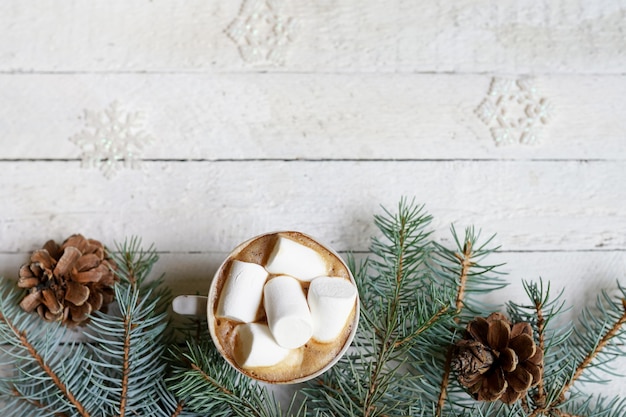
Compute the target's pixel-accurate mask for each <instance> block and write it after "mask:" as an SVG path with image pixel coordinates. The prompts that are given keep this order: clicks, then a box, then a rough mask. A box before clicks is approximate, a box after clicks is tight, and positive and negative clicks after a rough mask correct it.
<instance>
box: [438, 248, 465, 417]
mask: <svg viewBox="0 0 626 417" xmlns="http://www.w3.org/2000/svg"><path fill="white" fill-rule="evenodd" d="M454 255H455V257H456V259H458V261H459V264H460V266H461V270H460V274H459V279H458V286H457V290H456V300H455V307H456V314H457V316H456V317H455V318H454V321H455V322H456V323H457V324H458V323H459V322H460V321H461V317H460V316H459V314H461V310H462V309H463V303H464V299H465V287H466V285H467V277H468V274H469V269H470V267H471V266H472V265H473V262H472V260H471V257H472V242H471V241H470V240H466V241H465V245H464V246H463V252H462V253H460V254H459V253H455V254H454ZM453 351H454V346H453V345H450V346H449V347H448V351H447V353H446V362H445V364H444V369H443V378H442V379H441V385H440V387H439V399H438V401H437V408H436V410H435V416H436V417H440V416H441V413H442V411H443V407H444V404H445V401H446V396H447V394H448V385H449V383H450V372H451V371H452V369H451V363H452V354H453Z"/></svg>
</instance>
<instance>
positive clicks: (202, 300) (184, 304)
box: [172, 295, 209, 316]
mask: <svg viewBox="0 0 626 417" xmlns="http://www.w3.org/2000/svg"><path fill="white" fill-rule="evenodd" d="M208 300H209V297H206V296H202V295H179V296H178V297H176V298H174V299H173V300H172V309H173V310H174V312H176V313H178V314H182V315H183V316H205V315H206V313H207V303H208Z"/></svg>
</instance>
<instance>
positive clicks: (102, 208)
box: [0, 0, 626, 395]
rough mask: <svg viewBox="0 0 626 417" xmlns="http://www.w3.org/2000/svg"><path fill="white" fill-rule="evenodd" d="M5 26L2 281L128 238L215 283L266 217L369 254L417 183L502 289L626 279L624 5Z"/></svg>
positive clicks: (149, 10) (104, 19)
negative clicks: (528, 282)
mask: <svg viewBox="0 0 626 417" xmlns="http://www.w3.org/2000/svg"><path fill="white" fill-rule="evenodd" d="M0 28H1V32H0V34H1V35H2V36H0V172H1V175H0V199H1V201H2V203H1V204H0V274H2V275H4V276H6V277H15V276H16V273H17V268H18V267H19V265H21V264H22V263H23V262H24V261H25V260H26V259H27V257H28V254H29V252H30V251H32V250H34V249H36V248H38V247H40V246H41V245H42V244H43V243H44V242H45V240H47V239H50V238H54V239H57V240H62V239H63V238H65V237H67V236H68V235H69V234H71V233H74V232H80V233H83V234H85V235H86V236H88V237H93V238H98V239H100V240H102V241H103V242H105V243H106V244H108V245H113V244H114V242H116V241H118V242H119V241H122V240H124V238H125V237H127V236H131V235H137V236H140V237H142V238H143V240H144V242H145V243H146V245H148V244H151V243H154V245H155V246H156V248H157V249H158V250H159V251H160V252H161V261H160V263H159V264H158V266H157V271H156V272H163V273H165V274H166V278H167V282H168V284H170V285H171V287H172V289H173V291H174V292H175V293H177V294H182V293H196V292H199V293H203V292H205V291H206V290H207V288H208V282H209V280H210V278H211V274H212V273H213V272H214V271H215V269H216V268H217V266H218V265H219V263H220V262H221V260H222V259H223V257H224V256H225V254H226V252H228V251H229V250H230V249H231V248H233V247H234V246H235V245H236V244H238V243H239V242H241V241H243V240H246V239H247V238H249V237H251V236H254V235H256V234H259V233H263V232H266V231H271V230H278V229H288V228H291V229H298V230H301V231H303V232H306V233H309V234H311V235H313V236H316V237H319V238H320V239H321V240H323V241H325V242H327V243H329V244H330V245H332V246H333V247H335V248H336V249H337V250H339V251H342V252H347V251H355V252H358V253H360V254H362V255H364V254H365V253H366V252H367V248H368V244H369V239H370V237H371V236H372V235H373V234H375V233H376V230H375V229H374V227H373V224H372V216H373V215H374V214H379V213H381V208H380V206H381V205H383V206H385V207H388V208H393V207H394V206H395V205H396V204H397V202H398V200H399V199H400V198H401V197H403V196H407V197H409V198H413V197H414V198H415V199H416V201H418V202H422V203H424V204H425V205H426V208H427V210H428V211H430V212H431V213H432V214H433V215H434V216H435V221H434V223H433V226H434V228H435V238H436V239H438V240H439V241H441V242H448V243H449V242H450V236H449V227H450V224H454V225H455V226H456V228H457V229H459V230H461V229H463V228H464V227H465V226H469V225H474V226H475V227H477V228H480V229H481V230H482V231H483V234H484V235H485V236H488V235H491V234H494V233H495V234H497V236H496V239H495V242H496V244H498V245H501V249H500V251H499V253H498V254H496V255H495V261H496V262H506V263H507V264H506V265H505V266H504V267H503V268H502V269H503V271H504V272H507V273H508V274H509V275H508V279H509V280H510V283H511V285H510V286H509V287H508V288H507V289H505V290H502V291H501V293H499V294H498V298H499V299H500V300H504V299H511V300H517V301H521V300H523V294H522V289H521V279H538V278H539V277H542V278H543V279H545V280H550V281H551V282H552V286H553V288H555V289H556V290H560V289H564V290H565V295H566V296H567V300H568V303H569V304H570V305H571V306H572V310H571V311H570V312H569V314H570V315H571V317H572V318H574V317H575V316H576V314H577V312H579V311H580V308H581V307H582V306H583V305H586V304H590V303H592V302H593V299H594V296H595V295H594V294H595V293H596V292H597V291H598V290H600V289H602V288H607V289H611V288H614V287H615V284H616V282H619V283H621V284H622V285H626V185H625V184H624V178H625V177H626V105H625V104H624V97H625V96H626V36H625V33H626V1H623V0H612V1H611V0H598V1H593V2H591V1H584V0H558V1H555V2H542V3H531V2H519V1H515V0H500V1H488V0H479V1H470V0H461V1H458V0H457V1H453V0H447V1H437V2H435V1H425V2H415V1H409V0H390V1H386V2H379V1H374V0H364V1H356V0H348V1H344V2H331V1H327V0H316V1H310V2H296V1H289V0H273V1H271V0H258V1H257V0H241V1H240V0H237V1H228V2H226V1H215V2H206V1H200V0H192V1H185V2H176V1H154V2H153V1H145V0H107V1H104V0H102V1H100V0H98V1H91V2H82V1H78V0H65V1H52V0H47V1H44V0H41V1H37V0H4V1H2V3H0ZM246 31H248V32H246ZM246 36H247V37H246ZM109 117H112V118H113V119H115V123H112V120H113V119H111V118H109ZM102 138H104V139H106V140H105V141H104V142H106V143H108V144H115V145H116V147H115V148H110V149H109V150H106V149H103V148H96V145H97V144H98V143H99V142H98V140H99V139H102ZM81 141H82V142H81ZM104 142H103V143H104ZM100 145H102V143H100ZM109 151H110V152H109ZM117 157H119V158H124V159H125V160H126V162H129V161H133V164H132V165H134V166H133V167H130V166H128V165H130V164H128V163H126V164H124V163H123V162H122V161H117V162H116V161H114V160H113V159H110V160H109V161H104V162H103V161H102V160H101V159H102V158H117ZM90 161H91V165H90ZM107 167H108V168H109V170H107V169H106V168H107ZM618 369H619V370H618V371H617V372H618V373H626V361H621V362H620V367H619V368H618ZM589 389H590V390H593V391H596V392H602V393H605V394H606V393H617V394H621V395H626V381H623V380H616V382H614V383H611V384H609V386H607V387H597V386H590V387H589Z"/></svg>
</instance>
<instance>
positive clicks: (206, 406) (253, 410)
mask: <svg viewBox="0 0 626 417" xmlns="http://www.w3.org/2000/svg"><path fill="white" fill-rule="evenodd" d="M198 325H199V326H200V327H201V328H203V329H205V331H204V332H198V333H196V334H195V336H194V335H193V333H192V332H195V328H196V327H197V326H198ZM198 325H192V326H188V330H190V331H188V332H186V333H187V335H186V337H187V342H186V343H185V344H184V345H183V346H173V347H172V350H171V360H172V370H171V377H170V378H169V379H168V384H169V388H170V390H171V392H173V393H174V394H175V395H176V398H178V399H179V401H180V402H181V404H184V409H185V410H186V411H188V412H191V413H194V414H196V415H203V416H215V417H221V416H224V417H226V416H241V417H248V416H250V417H276V416H280V415H282V411H281V405H280V403H279V401H277V399H276V398H275V397H274V396H273V394H272V393H271V392H269V390H268V389H267V388H266V387H265V386H263V385H261V384H260V383H257V382H255V381H254V380H252V379H250V378H248V377H245V376H243V375H242V374H240V373H239V372H238V371H237V370H235V368H233V367H232V366H230V365H229V364H228V363H227V362H226V361H225V360H224V359H223V358H222V357H221V356H220V354H219V352H218V351H217V349H216V347H215V345H214V344H213V342H212V341H211V339H210V338H209V337H208V332H207V331H206V329H207V323H206V320H199V321H198ZM289 413H290V412H289V411H288V414H289Z"/></svg>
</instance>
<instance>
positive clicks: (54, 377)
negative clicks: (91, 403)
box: [0, 315, 91, 417]
mask: <svg viewBox="0 0 626 417" xmlns="http://www.w3.org/2000/svg"><path fill="white" fill-rule="evenodd" d="M0 320H2V321H3V322H4V323H5V324H6V325H7V326H8V327H9V328H10V329H11V330H12V331H13V333H14V334H15V335H17V337H18V338H19V341H20V343H21V344H22V346H23V347H24V348H25V349H26V350H27V351H28V353H29V354H30V356H31V357H32V358H33V359H34V360H35V362H36V363H37V364H38V365H39V366H40V367H41V369H42V370H43V371H44V372H45V373H46V375H48V376H49V377H50V380H51V381H52V382H53V383H54V385H55V386H56V387H57V388H58V389H59V391H60V392H61V395H63V396H64V397H65V398H67V400H68V401H69V402H70V403H71V404H72V405H73V406H74V407H75V408H76V411H77V412H78V413H79V414H80V415H81V416H82V417H91V415H90V413H89V412H88V411H87V410H86V409H85V407H84V405H83V404H82V403H81V402H80V401H78V399H77V398H76V396H75V395H74V393H73V392H71V391H70V390H69V389H68V387H67V385H66V384H65V383H64V382H63V381H62V380H61V378H60V377H59V375H58V374H57V373H56V372H55V371H54V370H53V369H52V367H51V366H50V365H49V364H48V363H47V362H46V361H45V360H44V358H43V356H42V355H41V354H40V353H39V351H38V350H37V349H36V348H35V346H33V344H32V343H31V342H30V341H29V339H28V336H27V334H26V331H23V330H19V329H18V328H17V327H16V326H15V325H14V324H13V322H12V321H11V320H10V319H8V318H7V317H5V316H4V315H0ZM13 389H14V391H13V392H15V393H19V391H18V390H17V389H16V388H15V387H13ZM25 400H26V401H29V402H30V403H31V404H34V405H35V406H37V407H39V408H42V409H45V408H46V406H45V405H44V404H41V403H40V402H39V401H36V400H29V399H27V398H25Z"/></svg>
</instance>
